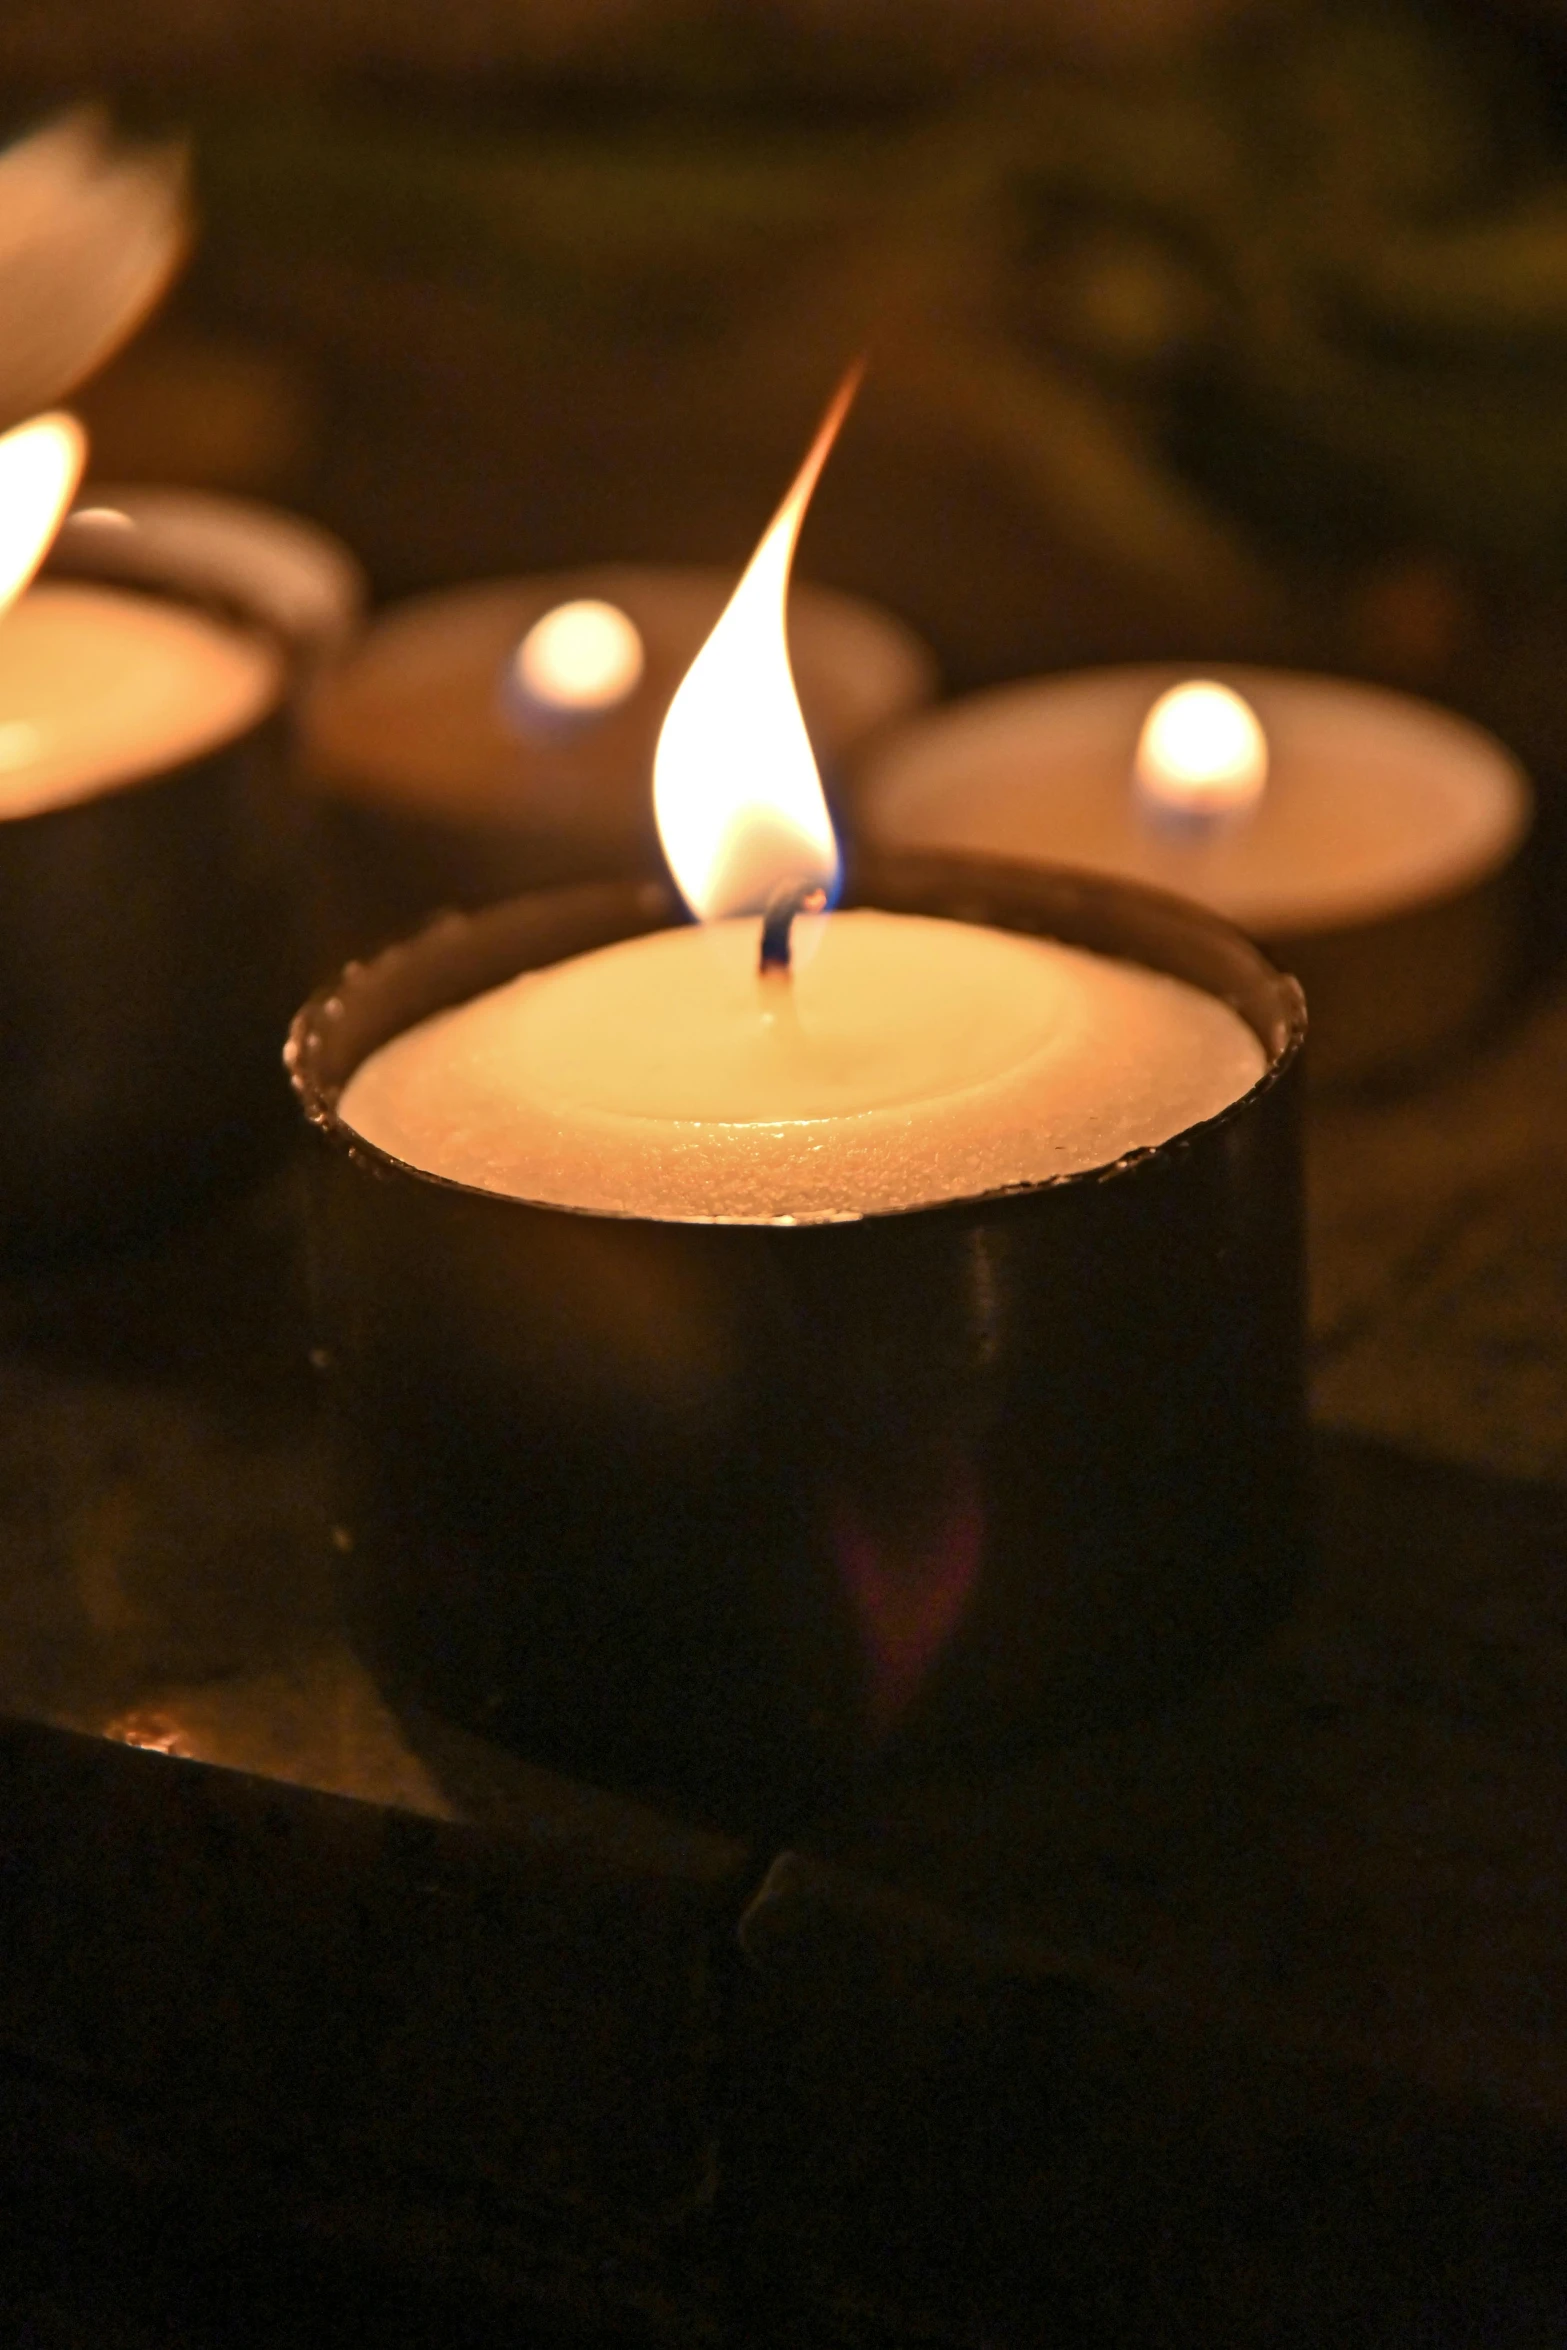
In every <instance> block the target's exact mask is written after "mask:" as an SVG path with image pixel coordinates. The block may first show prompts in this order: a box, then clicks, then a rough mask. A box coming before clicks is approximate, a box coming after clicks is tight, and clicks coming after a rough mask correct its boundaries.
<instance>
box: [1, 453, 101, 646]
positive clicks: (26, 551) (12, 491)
mask: <svg viewBox="0 0 1567 2350" xmlns="http://www.w3.org/2000/svg"><path fill="white" fill-rule="evenodd" d="M86 456H87V435H86V434H85V433H84V432H83V430H82V428H81V426H80V425H79V424H78V423H77V421H76V419H75V417H74V416H67V415H66V414H65V413H64V412H63V410H57V411H55V412H54V413H52V414H50V415H48V416H35V417H33V419H32V420H31V422H30V423H27V424H18V425H16V426H14V427H13V429H12V430H11V431H10V432H8V433H0V612H6V611H8V610H9V609H10V607H11V605H12V604H14V603H15V602H16V599H17V597H18V596H19V595H20V594H21V592H22V590H23V588H25V587H26V585H27V583H28V581H29V580H30V579H31V578H32V576H33V573H34V572H35V571H36V570H37V569H38V566H39V564H40V563H41V562H42V561H43V559H44V557H45V555H47V554H48V552H49V543H50V541H51V539H52V538H53V537H54V534H55V532H56V531H57V530H58V529H59V527H60V519H61V517H62V515H63V514H64V512H65V509H66V507H67V506H68V505H69V504H70V502H71V499H72V497H73V496H74V495H75V491H76V485H77V483H78V482H79V481H80V479H81V477H82V466H83V464H84V462H85V460H86Z"/></svg>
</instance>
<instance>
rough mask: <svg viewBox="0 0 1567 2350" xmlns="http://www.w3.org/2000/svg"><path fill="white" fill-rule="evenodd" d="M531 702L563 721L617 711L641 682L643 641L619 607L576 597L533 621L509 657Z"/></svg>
mask: <svg viewBox="0 0 1567 2350" xmlns="http://www.w3.org/2000/svg"><path fill="white" fill-rule="evenodd" d="M514 662H515V667H516V674H517V682H518V684H519V685H520V686H521V688H522V690H523V692H524V693H525V694H526V695H527V696H528V698H529V700H530V701H534V702H537V703H538V704H540V706H541V707H542V708H544V709H546V710H551V711H559V712H560V713H561V714H562V715H567V716H572V717H577V716H582V717H595V716H597V715H598V714H599V713H600V712H601V711H604V710H613V709H616V708H618V706H619V705H620V703H622V702H623V701H625V699H626V697H627V695H628V694H631V693H634V692H635V690H636V688H637V685H638V684H639V683H640V681H641V677H642V668H643V654H642V639H641V637H640V636H639V635H638V633H637V626H636V622H635V621H634V620H632V619H631V618H629V616H628V615H627V614H626V613H624V612H622V611H621V609H620V607H619V605H618V604H606V603H605V602H604V601H603V600H602V599H601V598H600V597H597V596H579V597H578V598H576V600H575V601H574V602H572V603H569V604H557V605H556V606H555V607H554V609H553V611H550V612H546V613H545V615H544V617H543V619H542V620H536V621H535V622H534V624H533V626H532V627H531V628H530V629H529V631H528V633H527V635H526V636H525V637H524V638H523V640H522V642H521V644H520V645H519V646H518V647H517V651H516V654H515V655H514Z"/></svg>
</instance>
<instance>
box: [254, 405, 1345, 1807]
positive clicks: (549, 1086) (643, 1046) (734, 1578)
mask: <svg viewBox="0 0 1567 2350" xmlns="http://www.w3.org/2000/svg"><path fill="white" fill-rule="evenodd" d="M851 390H852V385H850V386H846V387H845V389H844V391H843V392H842V393H841V394H840V396H839V400H838V402H837V403H836V404H835V407H834V409H833V411H831V412H830V413H829V417H828V419H827V421H826V423H825V425H824V427H823V431H822V434H821V436H820V437H819V439H818V442H817V444H816V446H815V447H814V448H813V450H812V452H811V454H810V456H809V457H808V459H807V461H806V464H805V467H804V468H803V469H802V473H801V476H800V478H799V479H798V480H797V482H796V484H795V485H794V488H793V489H792V491H791V492H790V495H789V497H788V498H787V499H786V500H785V502H784V505H783V507H782V508H781V509H780V512H779V514H778V516H777V517H776V518H775V521H774V523H773V526H772V528H771V529H770V531H769V532H768V534H767V537H766V538H765V539H764V540H763V543H762V546H761V548H760V549H759V550H758V553H757V555H756V557H755V558H754V560H753V562H752V564H751V566H750V568H749V570H748V571H747V573H746V575H745V577H744V579H743V580H742V582H741V584H740V587H739V588H738V589H737V591H736V593H735V595H734V597H733V598H732V600H731V602H730V603H729V605H728V606H727V607H726V609H725V611H724V613H723V614H722V616H721V618H720V620H719V622H718V624H717V626H716V628H715V629H714V631H713V633H712V635H711V637H710V638H709V640H708V642H707V644H706V645H705V646H704V647H703V649H702V651H701V653H700V654H699V656H698V658H697V659H696V661H695V662H694V663H693V665H692V667H691V669H690V671H689V673H688V675H687V677H686V679H685V681H684V683H683V684H682V686H681V688H680V691H679V693H678V694H677V696H676V698H675V701H674V703H673V704H672V706H671V708H670V711H669V715H668V717H667V719H666V722H665V725H664V728H663V731H662V734H661V736H660V740H659V746H658V755H657V761H656V767H655V778H654V797H655V801H656V804H657V810H658V817H659V823H660V828H661V832H662V835H663V838H664V842H665V845H666V848H667V851H668V854H669V859H670V864H671V867H672V870H673V872H674V875H675V878H676V880H677V882H678V884H679V887H680V889H681V891H682V892H683V894H684V896H685V898H686V900H687V903H688V904H689V905H690V906H692V907H693V908H694V909H695V910H696V911H698V913H699V914H701V915H702V916H703V917H704V919H703V920H702V922H701V923H700V924H699V926H698V927H696V928H672V927H670V924H669V916H670V913H671V911H672V904H671V901H670V898H669V895H668V893H667V891H665V890H663V889H662V888H660V887H658V886H657V885H644V886H643V887H642V888H640V889H636V888H632V887H631V886H630V885H622V886H620V887H615V888H606V889H600V890H583V891H576V892H562V893H558V895H556V896H555V897H548V896H543V897H535V898H531V899H530V898H524V899H519V900H517V901H515V902H514V904H512V905H509V906H502V907H499V908H495V909H491V910H490V911H488V912H487V913H485V914H482V915H479V916H475V917H472V918H467V919H465V918H462V917H450V918H448V920H447V921H446V922H444V923H440V924H436V925H434V926H432V928H431V929H430V930H429V931H427V932H426V933H424V934H423V936H421V937H420V938H418V939H416V940H414V941H413V942H411V943H410V944H409V945H407V946H405V947H401V948H395V949H391V950H389V951H388V952H387V954H386V955H384V956H383V957H382V958H380V959H379V961H378V962H376V963H373V964H371V965H369V966H363V967H356V968H354V969H352V970H350V971H349V972H347V973H345V974H344V976H343V979H342V980H341V981H340V982H339V984H338V986H337V987H336V988H335V989H333V990H331V991H330V992H327V993H324V994H323V995H322V996H321V997H319V998H317V999H316V1000H315V1001H314V1002H313V1003H312V1004H311V1005H310V1006H308V1007H307V1008H306V1010H305V1012H304V1013H303V1014H302V1015H301V1017H300V1019H299V1021H298V1022H296V1025H295V1030H294V1034H293V1037H292V1039H291V1045H290V1057H291V1065H292V1068H293V1071H294V1078H295V1084H296V1087H297V1088H298V1090H299V1092H300V1094H301V1098H302V1100H303V1101H304V1104H305V1106H306V1109H307V1111H308V1113H309V1115H310V1116H311V1118H312V1120H313V1121H314V1122H315V1123H316V1124H317V1125H318V1127H319V1128H320V1130H321V1131H322V1133H323V1134H324V1135H325V1136H326V1137H327V1139H328V1141H329V1142H330V1143H331V1145H332V1146H333V1155H332V1159H331V1161H330V1163H329V1167H328V1169H327V1170H326V1171H324V1175H323V1189H322V1193H321V1195H320V1201H319V1207H318V1213H319V1215H320V1217H321V1219H322V1224H321V1229H320V1231H319V1233H318V1259H319V1262H320V1263H321V1264H322V1266H323V1267H324V1268H325V1269H326V1273H325V1286H324V1290H323V1309H324V1312H325V1315H326V1322H325V1327H324V1331H323V1340H324V1344H323V1350H322V1351H323V1360H324V1362H325V1364H326V1366H327V1372H326V1375H327V1379H328V1385H329V1393H330V1394H331V1395H332V1397H333V1403H334V1414H335V1421H336V1425H337V1428H338V1432H339V1445H340V1455H339V1457H340V1462H341V1465H342V1469H343V1474H344V1478H345V1483H344V1485H343V1488H342V1509H343V1524H342V1542H341V1549H342V1555H343V1557H344V1559H345V1575H346V1577H347V1583H348V1594H349V1605H350V1609H351V1613H352V1615H353V1617H354V1620H355V1621H356V1622H357V1624H358V1625H359V1627H360V1636H361V1638H362V1640H363V1641H364V1642H365V1644H366V1647H367V1649H368V1652H369V1654H370V1657H371V1660H372V1662H373V1663H374V1664H375V1666H376V1668H377V1669H378V1671H379V1672H380V1673H381V1676H382V1678H383V1682H384V1684H385V1686H386V1687H387V1689H388V1691H389V1694H391V1696H392V1698H393V1701H394V1703H398V1704H400V1705H402V1706H403V1707H404V1711H405V1718H406V1719H407V1720H408V1721H409V1723H410V1725H411V1735H413V1736H414V1737H415V1740H416V1742H417V1741H418V1739H419V1738H420V1737H421V1736H422V1735H423V1733H422V1731H421V1730H420V1728H419V1725H420V1724H421V1723H426V1722H427V1721H428V1719H429V1714H430V1712H431V1710H433V1712H434V1713H435V1714H436V1715H437V1716H440V1717H444V1718H445V1719H446V1720H447V1721H449V1722H450V1721H456V1722H458V1723H460V1724H463V1725H465V1726H466V1727H467V1728H468V1729H470V1730H478V1731H479V1732H480V1733H481V1734H482V1735H483V1736H484V1737H488V1738H494V1739H498V1740H500V1741H501V1742H502V1743H511V1744H514V1745H519V1746H521V1747H522V1748H523V1750H524V1751H527V1752H531V1753H534V1754H537V1755H540V1756H542V1757H544V1758H546V1759H550V1760H554V1761H557V1762H565V1763H566V1764H568V1766H569V1767H572V1768H577V1769H587V1770H590V1771H592V1772H594V1773H595V1774H598V1775H602V1776H605V1777H607V1778H611V1779H615V1780H618V1781H620V1782H622V1783H628V1784H633V1785H638V1786H641V1787H643V1788H644V1789H653V1790H663V1791H665V1792H670V1791H673V1792H674V1793H675V1794H676V1795H677V1796H678V1798H679V1799H680V1800H681V1801H683V1802H686V1803H690V1804H694V1805H695V1806H697V1807H698V1808H699V1809H701V1810H703V1811H704V1812H706V1813H707V1814H709V1815H710V1816H713V1817H716V1818H721V1819H724V1820H726V1821H728V1822H730V1823H731V1824H736V1825H747V1826H752V1827H759V1828H766V1829H767V1831H768V1832H774V1831H776V1830H778V1829H779V1828H781V1827H782V1826H783V1825H785V1824H786V1822H788V1821H789V1820H790V1819H791V1818H792V1819H793V1820H795V1821H796V1822H797V1821H798V1818H799V1815H800V1811H801V1808H802V1806H804V1807H807V1808H808V1806H809V1804H810V1803H811V1802H812V1801H813V1800H816V1799H818V1798H819V1796H820V1794H821V1792H822V1789H823V1788H824V1787H825V1786H826V1785H827V1784H829V1783H837V1782H839V1781H841V1778H842V1775H843V1774H844V1773H845V1771H847V1772H848V1773H849V1775H850V1776H852V1775H853V1774H854V1773H855V1772H856V1771H858V1770H860V1769H862V1768H864V1767H865V1766H866V1765H867V1763H868V1762H869V1760H870V1758H871V1757H872V1756H873V1755H876V1754H880V1753H882V1752H883V1751H893V1750H896V1751H897V1752H898V1753H900V1754H904V1755H911V1754H912V1755H919V1756H921V1757H922V1758H923V1763H924V1765H925V1766H927V1767H928V1766H929V1765H930V1764H931V1763H932V1761H933V1760H935V1761H939V1759H940V1758H941V1757H942V1756H943V1755H945V1756H946V1757H947V1759H948V1760H950V1759H951V1757H952V1756H953V1755H954V1754H956V1753H973V1752H979V1753H981V1754H984V1755H993V1754H997V1753H1000V1752H1004V1751H1005V1750H1006V1749H1007V1747H1008V1745H1009V1744H1013V1745H1015V1744H1018V1743H1028V1742H1031V1741H1033V1740H1037V1739H1039V1738H1041V1737H1050V1736H1058V1735H1062V1734H1064V1733H1065V1732H1066V1730H1067V1729H1068V1728H1069V1727H1070V1726H1071V1725H1072V1724H1073V1723H1075V1722H1081V1721H1083V1720H1084V1719H1086V1718H1090V1717H1093V1716H1095V1715H1096V1714H1099V1713H1102V1712H1105V1711H1108V1712H1110V1713H1112V1714H1113V1713H1115V1712H1117V1711H1119V1710H1122V1709H1124V1707H1125V1706H1126V1705H1128V1704H1135V1703H1136V1702H1138V1701H1139V1700H1138V1695H1137V1693H1138V1692H1141V1693H1142V1694H1143V1695H1144V1696H1146V1695H1147V1694H1148V1693H1150V1692H1151V1691H1152V1690H1153V1689H1154V1688H1155V1687H1159V1686H1164V1685H1167V1683H1168V1680H1169V1678H1170V1677H1171V1676H1172V1675H1173V1676H1174V1677H1177V1678H1178V1677H1179V1676H1180V1675H1181V1673H1182V1672H1184V1671H1186V1670H1188V1669H1190V1667H1191V1664H1192V1662H1193V1660H1194V1658H1196V1657H1198V1656H1207V1655H1209V1654H1213V1653H1217V1652H1218V1651H1220V1650H1221V1649H1222V1648H1223V1647H1224V1646H1225V1645H1226V1644H1227V1643H1228V1642H1229V1641H1231V1640H1233V1638H1234V1637H1236V1635H1237V1633H1238V1632H1239V1631H1240V1630H1241V1629H1242V1628H1243V1627H1245V1626H1246V1625H1248V1624H1252V1623H1255V1622H1256V1621H1257V1620H1258V1619H1259V1616H1260V1615H1262V1614H1265V1613H1266V1612H1267V1611H1268V1609H1269V1608H1270V1607H1271V1606H1273V1605H1274V1604H1276V1601H1277V1597H1278V1593H1279V1591H1280V1588H1281V1585H1282V1583H1285V1582H1287V1580H1288V1574H1289V1564H1288V1562H1289V1561H1290V1560H1291V1558H1292V1557H1293V1555H1294V1548H1295V1522H1294V1516H1293V1510H1294V1497H1295V1493H1296V1483H1295V1480H1296V1477H1297V1472H1298V1467H1299V1461H1298V1445H1297V1435H1298V1424H1299V1423H1298V1412H1299V1392H1298V1368H1299V1330H1298V1317H1299V1295H1300V1285H1299V1263H1298V1253H1297V1252H1298V1221H1297V1210H1298V1202H1297V1198H1296V1189H1295V1182H1296V1170H1295V1162H1294V1158H1293V1155H1292V1133H1293V1129H1292V1124H1291V1100H1292V1088H1291V1083H1290V1072H1291V1071H1292V1069H1293V1067H1294V1065H1295V1057H1296V1050H1297V1047H1298V1043H1299V1033H1300V1023H1299V1008H1298V997H1297V995H1296V991H1295V990H1294V989H1293V987H1292V985H1291V983H1290V982H1288V981H1285V980H1282V979H1280V978H1279V977H1278V975H1277V974H1273V973H1270V972H1269V971H1268V970H1267V967H1266V966H1265V965H1264V964H1263V963H1262V961H1261V958H1260V957H1258V956H1257V955H1256V954H1255V951H1254V950H1252V949H1251V948H1250V947H1249V946H1248V945H1247V944H1246V942H1245V941H1244V940H1242V939H1241V938H1240V937H1239V936H1238V935H1237V934H1235V933H1232V932H1230V931H1228V930H1226V929H1225V928H1224V927H1223V926H1222V925H1220V924H1217V923H1215V922H1213V921H1212V920H1211V918H1209V917H1206V916H1203V915H1201V914H1200V913H1198V912H1196V911H1195V910H1194V909H1189V908H1185V907H1182V906H1181V905H1179V904H1177V903H1175V902H1174V901H1170V900H1165V899H1158V898H1151V897H1150V898H1144V897H1141V896H1140V895H1139V893H1137V892H1134V891H1124V890H1122V891H1117V890H1103V889H1101V890H1099V891H1098V892H1097V893H1096V891H1095V890H1094V889H1093V888H1092V887H1091V886H1090V885H1087V884H1084V883H1083V882H1082V881H1081V880H1079V879H1074V878H1071V877H1068V878H1066V879H1065V880H1062V879H1061V878H1060V877H1050V876H1044V875H1039V876H1035V875H1032V874H1028V873H1024V872H1019V871H1017V870H1016V869H1010V870H1008V869H1001V868H986V867H984V866H980V865H972V866H969V867H965V866H964V865H963V864H962V863H961V862H952V863H947V864H940V865H937V864H932V865H931V866H929V867H928V868H920V869H917V870H914V871H912V872H911V871H908V870H904V871H890V872H887V873H885V874H883V875H882V876H880V877H873V878H872V879H871V880H870V881H869V883H868V884H866V883H865V879H864V877H863V876H859V877H856V878H855V880H854V882H853V883H852V885H851V896H852V897H853V898H854V899H855V901H856V902H854V903H852V904H851V905H850V906H849V907H847V908H840V909H839V910H837V911H834V912H817V911H815V910H814V909H817V908H820V907H821V906H822V905H823V902H824V900H826V899H827V898H828V897H829V896H830V895H831V894H832V892H833V891H834V890H835V887H836V883H837V879H838V876H837V850H836V843H835V841H834V837H833V832H832V827H831V824H830V821H829V819H828V816H827V810H826V806H825V802H824V799H823V795H822V791H821V786H820V782H819V779H818V778H817V775H816V772H815V769H814V765H813V763H812V760H811V753H810V746H809V742H808V740H807V737H806V731H805V726H804V721H803V719H802V716H801V712H800V709H799V705H798V702H797V700H796V698H795V695H794V691H793V686H792V683H791V680H790V675H789V668H788V661H787V657H786V653H785V645H784V609H785V592H786V587H787V576H788V567H789V561H790V556H791V554H792V549H793V545H794V540H795V536H796V533H797V531H798V528H799V523H800V518H801V515H802V513H803V510H804V505H805V500H806V498H807V496H808V495H809V492H810V489H811V486H812V484H813V482H814V480H815V477H816V473H817V472H818V470H819V468H820V466H821V464H822V462H823V460H824V458H825V455H826V451H827V447H828V444H829V441H830V438H831V435H832V433H833V431H834V430H835V429H836V425H837V422H838V419H839V417H840V416H841V414H842V411H843V408H844V406H845V405H846V403H847V399H848V397H849V394H850V391H851ZM862 888H864V889H867V890H868V894H867V895H861V894H860V893H861V890H862ZM758 917H760V919H758ZM497 982H499V983H500V984H497ZM1243 1195H1244V1197H1243ZM1281 1521H1282V1522H1281ZM1117 1593H1120V1594H1121V1595H1122V1597H1123V1599H1124V1600H1125V1602H1126V1605H1125V1609H1124V1611H1123V1609H1122V1607H1121V1605H1120V1604H1119V1603H1118V1600H1117V1598H1116V1594H1117ZM436 1767H437V1768H438V1769H439V1767H440V1765H439V1762H438V1761H437V1763H436Z"/></svg>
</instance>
